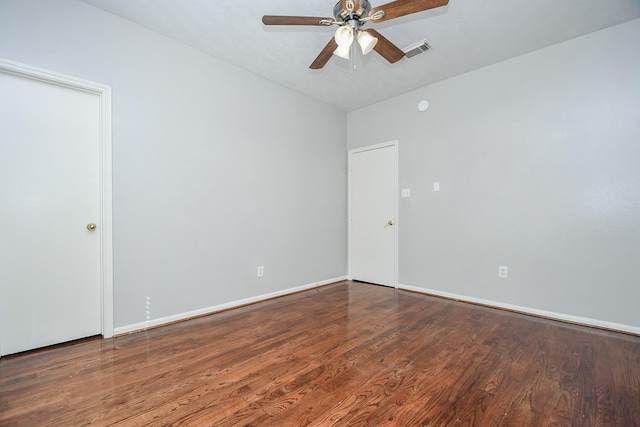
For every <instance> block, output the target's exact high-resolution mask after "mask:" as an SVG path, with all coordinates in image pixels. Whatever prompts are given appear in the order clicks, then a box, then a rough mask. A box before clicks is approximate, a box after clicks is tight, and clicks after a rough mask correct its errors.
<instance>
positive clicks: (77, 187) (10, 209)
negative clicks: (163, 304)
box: [0, 72, 102, 355]
mask: <svg viewBox="0 0 640 427" xmlns="http://www.w3.org/2000/svg"><path fill="white" fill-rule="evenodd" d="M99 98H100V97H99V96H97V95H96V94H93V93H89V92H85V91H81V90H75V89H71V88H68V87H63V86H60V85H54V84H50V83H45V82H42V81H38V80H34V79H30V78H26V77H22V76H17V75H11V74H5V73H1V72H0V230H1V240H0V352H1V353H0V354H3V355H4V354H11V353H16V352H20V351H24V350H29V349H33V348H38V347H43V346H47V345H51V344H56V343H60V342H64V341H69V340H73V339H77V338H82V337H87V336H91V335H96V334H100V333H101V330H102V329H101V328H102V324H101V322H102V314H101V309H102V301H101V284H100V277H101V276H100V274H101V273H100V261H101V254H100V243H101V241H100V233H99V228H100V227H101V223H100V218H101V206H100V99H99ZM88 224H95V225H96V229H95V230H93V231H91V230H89V229H88V227H87V226H88Z"/></svg>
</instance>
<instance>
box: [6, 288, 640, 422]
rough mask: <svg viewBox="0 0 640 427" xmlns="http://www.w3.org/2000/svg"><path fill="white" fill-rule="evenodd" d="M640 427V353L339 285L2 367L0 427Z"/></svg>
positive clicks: (429, 301)
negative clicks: (167, 426)
mask: <svg viewBox="0 0 640 427" xmlns="http://www.w3.org/2000/svg"><path fill="white" fill-rule="evenodd" d="M23 425H29V426H31V425H47V426H75V425H94V426H112V425H113V426H165V425H175V426H216V427H218V426H259V425H264V426H287V427H288V426H293V427H296V426H323V427H324V426H423V425H424V426H443V425H456V426H457V425H463V426H464V425H467V426H490V427H494V426H524V425H526V426H529V425H531V426H538V425H540V426H544V425H549V426H551V425H553V426H599V427H600V426H625V427H634V426H640V337H636V336H631V335H624V334H619V333H614V332H606V331H601V330H595V329H590V328H586V327H582V326H574V325H568V324H565V323H559V322H554V321H550V320H544V319H538V318H533V317H529V316H525V315H520V314H516V313H511V312H505V311H499V310H494V309H490V308H486V307H480V306H475V305H470V304H465V303H460V302H456V301H450V300H444V299H439V298H436V297H431V296H426V295H420V294H416V293H411V292H404V291H399V290H396V289H393V288H387V287H382V286H374V285H368V284H363V283H357V282H340V283H337V284H333V285H328V286H324V287H321V288H316V289H312V290H309V291H305V292H300V293H297V294H293V295H289V296H285V297H282V298H277V299H273V300H269V301H264V302H261V303H257V304H253V305H249V306H245V307H241V308H238V309H234V310H228V311H225V312H221V313H217V314H214V315H210V316H204V317H200V318H197V319H193V320H190V321H186V322H182V323H176V324H172V325H168V326H165V327H162V328H157V329H152V330H148V331H144V332H140V333H136V334H131V335H127V336H122V337H117V338H114V339H109V340H103V339H88V340H82V341H79V342H76V343H73V344H70V345H62V346H55V347H52V348H48V349H43V350H38V351H34V352H27V353H23V354H19V355H14V356H9V357H3V358H1V359H0V426H23Z"/></svg>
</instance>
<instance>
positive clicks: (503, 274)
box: [498, 265, 509, 279]
mask: <svg viewBox="0 0 640 427" xmlns="http://www.w3.org/2000/svg"><path fill="white" fill-rule="evenodd" d="M507 276H509V267H506V266H504V265H501V266H499V267H498V277H499V278H501V279H506V278H507Z"/></svg>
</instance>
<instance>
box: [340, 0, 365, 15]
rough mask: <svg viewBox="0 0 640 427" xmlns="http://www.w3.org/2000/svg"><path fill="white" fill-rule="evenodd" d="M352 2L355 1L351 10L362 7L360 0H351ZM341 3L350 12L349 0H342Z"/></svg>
mask: <svg viewBox="0 0 640 427" xmlns="http://www.w3.org/2000/svg"><path fill="white" fill-rule="evenodd" d="M351 2H352V3H353V6H352V7H353V10H351V12H355V11H356V10H358V9H360V0H351ZM340 3H341V4H342V9H344V10H346V11H347V12H349V6H350V5H349V4H348V3H349V0H341V1H340Z"/></svg>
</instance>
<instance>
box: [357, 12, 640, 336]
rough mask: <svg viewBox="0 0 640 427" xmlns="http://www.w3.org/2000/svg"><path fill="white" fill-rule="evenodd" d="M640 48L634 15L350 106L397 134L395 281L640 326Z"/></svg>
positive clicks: (387, 136)
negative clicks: (504, 272)
mask: <svg viewBox="0 0 640 427" xmlns="http://www.w3.org/2000/svg"><path fill="white" fill-rule="evenodd" d="M639 52H640V20H635V21H631V22H628V23H626V24H622V25H620V26H616V27H612V28H609V29H606V30H603V31H600V32H597V33H593V34H590V35H587V36H584V37H580V38H578V39H574V40H570V41H568V42H565V43H562V44H559V45H556V46H552V47H549V48H546V49H543V50H540V51H537V52H533V53H531V54H528V55H524V56H521V57H518V58H515V59H513V60H509V61H506V62H502V63H499V64H496V65H493V66H490V67H486V68H483V69H480V70H477V71H474V72H470V73H468V74H464V75H461V76H458V77H455V78H452V79H449V80H446V81H443V82H440V83H437V84H433V85H430V86H426V87H424V88H421V89H419V90H415V91H413V92H410V93H407V94H404V95H401V96H398V97H396V98H393V99H390V100H387V101H385V102H382V103H379V104H376V105H373V106H370V107H367V108H363V109H361V110H358V111H355V112H352V113H350V114H349V119H348V126H349V131H348V134H349V141H348V143H349V148H356V147H360V146H364V145H370V144H374V143H379V142H384V141H389V140H395V139H398V140H399V141H400V142H399V143H400V186H401V187H402V188H411V198H409V199H400V222H399V226H400V266H399V267H400V283H402V284H403V285H406V286H412V287H417V288H420V289H429V290H433V291H436V292H439V293H443V294H453V295H459V296H464V297H466V298H469V299H472V300H473V299H475V300H482V301H488V302H492V303H499V304H502V305H507V306H517V307H523V308H527V309H532V310H531V311H535V310H538V311H546V312H551V313H557V314H561V315H568V316H576V317H578V318H585V319H595V320H596V321H598V322H599V323H601V324H605V325H606V324H607V322H610V323H613V324H616V325H623V326H625V325H626V326H630V328H626V329H629V330H635V331H636V332H640V305H639V302H640V55H639V54H638V53H639ZM421 99H427V100H429V101H430V103H431V107H430V108H429V110H427V112H425V113H420V112H418V111H417V108H416V106H417V103H418V102H419V101H420V100H421ZM372 123H374V124H375V125H374V126H371V124H372ZM434 181H439V182H440V185H441V191H440V192H438V193H436V192H433V190H432V183H433V182H434ZM499 265H506V266H508V267H509V278H508V279H506V280H504V279H498V278H497V271H498V266H499ZM598 322H595V323H598ZM623 329H625V328H624V327H623Z"/></svg>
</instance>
